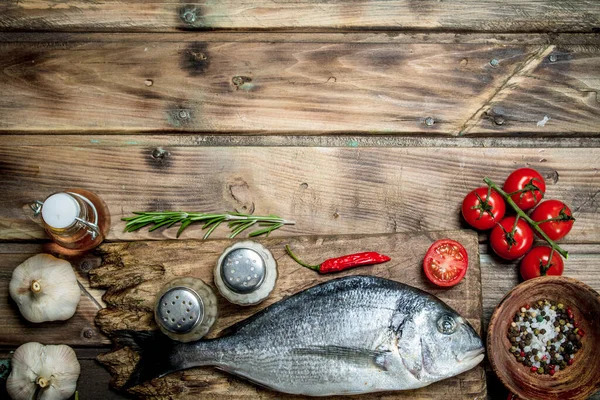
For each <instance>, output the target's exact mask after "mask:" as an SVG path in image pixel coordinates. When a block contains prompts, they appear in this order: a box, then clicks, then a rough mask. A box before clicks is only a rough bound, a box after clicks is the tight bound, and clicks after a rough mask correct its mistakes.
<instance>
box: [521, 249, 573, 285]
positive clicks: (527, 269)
mask: <svg viewBox="0 0 600 400" xmlns="http://www.w3.org/2000/svg"><path fill="white" fill-rule="evenodd" d="M551 252H552V249H551V248H550V247H547V246H539V247H534V248H533V249H531V251H530V252H529V253H527V255H526V256H525V257H523V259H522V260H521V276H522V277H523V279H525V280H528V279H533V278H537V277H538V276H544V275H562V273H563V271H564V269H565V264H564V262H563V259H562V257H561V256H560V254H558V252H557V251H555V252H554V254H552V261H551V262H550V263H548V260H549V259H550V253H551Z"/></svg>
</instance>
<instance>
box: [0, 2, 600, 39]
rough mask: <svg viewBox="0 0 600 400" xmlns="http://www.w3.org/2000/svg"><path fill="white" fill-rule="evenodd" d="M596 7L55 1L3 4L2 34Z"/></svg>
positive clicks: (544, 16) (524, 17) (551, 18)
mask: <svg viewBox="0 0 600 400" xmlns="http://www.w3.org/2000/svg"><path fill="white" fill-rule="evenodd" d="M599 14H600V10H599V9H598V5H597V4H596V3H595V2H594V1H586V0H571V1H569V2H564V1H561V2H556V1H551V0H540V1H533V0H529V1H519V0H505V1H501V0H484V1H481V0H463V1H458V0H453V1H444V2H439V1H436V0H419V1H410V0H392V1H386V0H370V1H344V2H340V1H323V0H304V1H276V2H273V1H266V0H257V1H251V2H249V1H239V0H222V1H200V2H167V1H164V0H154V1H151V2H147V1H143V2H141V1H139V0H126V1H118V0H106V1H102V2H101V3H89V2H86V1H83V0H77V1H71V2H69V4H68V6H65V5H58V6H57V5H56V3H55V2H52V1H50V0H32V1H27V2H19V1H14V2H13V1H6V2H3V3H1V4H0V29H2V30H46V31H47V30H54V31H58V30H63V31H115V30H118V31H173V30H181V29H185V30H188V29H256V30H266V29H294V30H299V29H319V30H322V29H407V30H415V29H422V30H452V31H491V32H561V31H567V32H593V31H594V29H597V27H598V26H599V24H600V22H599V21H600V17H599Z"/></svg>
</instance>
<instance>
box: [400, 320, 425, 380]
mask: <svg viewBox="0 0 600 400" xmlns="http://www.w3.org/2000/svg"><path fill="white" fill-rule="evenodd" d="M421 350H422V343H421V336H420V335H419V333H418V332H417V327H416V324H415V323H414V322H413V321H412V320H407V321H405V322H404V324H403V325H402V330H401V331H400V332H399V336H398V352H399V353H400V358H402V363H403V364H404V366H405V367H406V369H408V370H409V371H410V373H411V374H412V375H413V376H414V377H415V378H417V379H420V378H421V373H422V371H423V356H422V351H421Z"/></svg>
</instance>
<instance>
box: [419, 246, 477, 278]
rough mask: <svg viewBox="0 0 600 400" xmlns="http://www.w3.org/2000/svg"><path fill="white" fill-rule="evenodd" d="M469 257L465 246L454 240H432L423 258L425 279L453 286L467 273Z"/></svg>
mask: <svg viewBox="0 0 600 400" xmlns="http://www.w3.org/2000/svg"><path fill="white" fill-rule="evenodd" d="M468 265H469V257H468V255H467V250H466V249H465V247H464V246H463V245H462V244H460V243H458V242H457V241H455V240H451V239H440V240H438V241H436V242H434V243H433V244H432V245H431V247H429V250H427V254H425V259H423V270H424V271H425V275H426V276H427V279H429V280H430V281H431V282H432V283H434V284H436V285H438V286H444V287H449V286H454V285H456V284H457V283H458V282H460V281H461V280H462V279H463V278H464V276H465V274H466V273H467V267H468Z"/></svg>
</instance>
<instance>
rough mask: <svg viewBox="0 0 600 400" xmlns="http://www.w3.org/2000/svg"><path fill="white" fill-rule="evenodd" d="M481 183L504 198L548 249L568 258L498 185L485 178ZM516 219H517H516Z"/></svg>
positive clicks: (567, 253)
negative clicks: (548, 246)
mask: <svg viewBox="0 0 600 400" xmlns="http://www.w3.org/2000/svg"><path fill="white" fill-rule="evenodd" d="M483 181H484V182H485V184H486V185H488V186H489V187H491V188H492V189H494V190H495V191H496V192H498V193H499V194H500V195H501V196H502V197H504V200H505V201H506V202H507V203H508V204H509V205H510V206H511V207H512V208H513V210H515V212H516V213H517V215H518V217H521V218H523V219H524V220H525V221H527V223H528V224H529V225H530V226H531V227H532V228H533V229H534V230H535V231H536V232H537V233H538V234H539V235H540V236H541V237H542V238H544V240H545V241H546V242H548V244H549V245H550V247H552V249H554V250H556V251H557V252H558V253H559V254H560V255H561V256H563V257H564V258H565V260H566V259H567V258H569V252H568V251H566V250H563V249H562V248H561V247H560V246H559V245H557V244H556V243H555V242H554V241H553V240H552V239H550V238H549V237H548V235H546V233H545V232H544V231H543V230H542V229H541V228H540V227H539V226H538V223H537V222H535V221H534V220H532V219H531V218H529V216H528V215H527V214H525V212H524V211H523V210H521V209H520V208H519V206H517V205H516V204H515V202H514V201H513V199H512V198H511V197H510V195H509V194H508V193H506V192H505V191H504V190H502V189H501V188H500V187H498V185H496V184H495V183H494V182H493V181H492V180H491V179H490V178H488V177H485V178H483ZM518 217H517V218H518Z"/></svg>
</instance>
